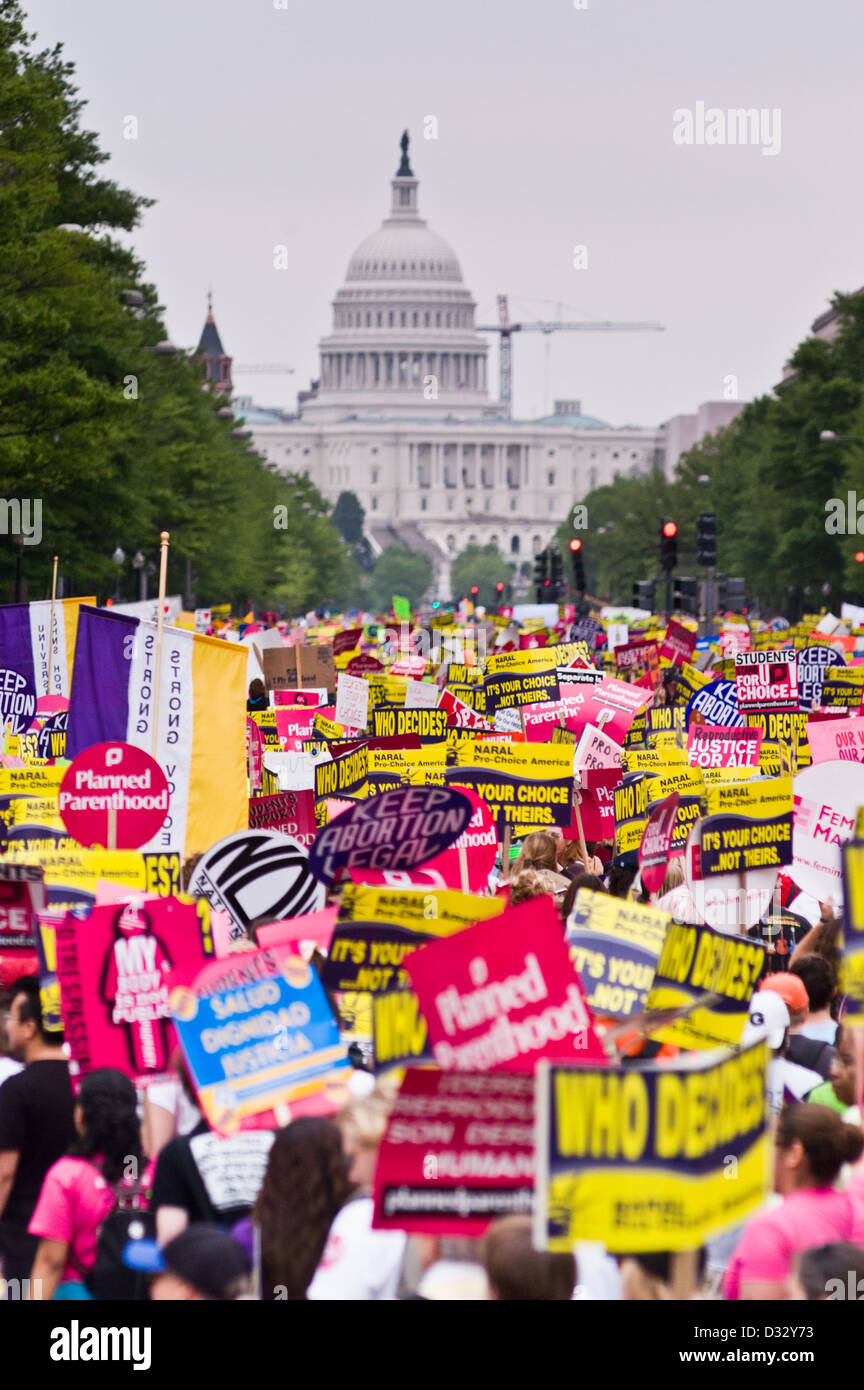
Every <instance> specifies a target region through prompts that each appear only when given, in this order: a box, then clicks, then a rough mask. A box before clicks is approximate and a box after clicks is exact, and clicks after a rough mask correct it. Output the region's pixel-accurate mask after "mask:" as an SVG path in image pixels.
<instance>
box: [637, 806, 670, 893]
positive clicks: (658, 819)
mask: <svg viewBox="0 0 864 1390" xmlns="http://www.w3.org/2000/svg"><path fill="white" fill-rule="evenodd" d="M679 800H680V798H679V796H678V793H677V792H674V791H673V792H670V793H669V795H668V796H664V797H663V799H662V801H659V802H658V803H657V805H656V806H655V807H654V808H653V810H652V811H651V813H650V815H649V816H648V820H647V821H646V823H645V829H644V830H643V832H642V839H641V841H640V844H639V877H640V879H641V881H642V887H643V888H644V889H645V891H646V893H659V891H660V887H661V885H662V883H663V880H664V878H665V877H666V866H667V864H668V862H669V851H670V849H671V848H672V836H673V833H674V831H675V822H676V819H677V816H678V802H679Z"/></svg>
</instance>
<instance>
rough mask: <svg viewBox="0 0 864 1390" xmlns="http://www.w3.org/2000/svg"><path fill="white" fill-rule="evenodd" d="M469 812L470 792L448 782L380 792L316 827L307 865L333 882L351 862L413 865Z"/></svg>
mask: <svg viewBox="0 0 864 1390" xmlns="http://www.w3.org/2000/svg"><path fill="white" fill-rule="evenodd" d="M430 712H432V711H427V710H418V711H415V713H418V714H427V713H430ZM472 815H473V807H472V805H471V802H470V801H469V800H468V798H467V797H466V796H463V795H462V794H461V793H460V792H458V791H451V790H450V789H449V788H446V787H404V788H401V789H399V790H398V791H391V792H384V793H383V794H382V795H381V796H376V797H374V798H372V799H371V800H370V801H367V802H359V803H358V804H357V805H355V806H352V807H351V808H350V809H349V810H348V811H346V812H345V813H344V815H341V816H339V818H338V819H337V820H336V821H334V822H332V823H331V824H330V825H328V826H326V827H325V828H324V829H323V830H320V831H319V833H318V836H317V838H316V840H315V843H314V844H313V846H312V850H311V852H310V856H309V866H310V868H311V870H312V872H313V873H314V874H315V875H316V877H317V878H319V879H320V880H321V882H322V883H332V882H333V880H334V878H336V877H337V876H338V874H339V872H340V871H341V870H342V869H346V868H349V867H368V868H371V869H398V868H406V869H411V868H414V867H415V866H416V865H417V864H422V863H424V862H425V861H426V860H427V859H431V858H433V857H434V856H435V855H436V854H440V853H441V852H442V851H443V850H445V849H447V848H448V847H449V846H450V845H451V844H453V842H454V841H455V840H457V839H458V838H459V836H460V835H461V834H462V832H463V830H465V829H466V827H467V825H468V824H469V822H470V820H471V817H472Z"/></svg>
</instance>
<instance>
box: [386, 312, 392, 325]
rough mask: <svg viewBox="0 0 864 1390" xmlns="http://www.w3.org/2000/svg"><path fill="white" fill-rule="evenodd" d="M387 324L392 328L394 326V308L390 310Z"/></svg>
mask: <svg viewBox="0 0 864 1390" xmlns="http://www.w3.org/2000/svg"><path fill="white" fill-rule="evenodd" d="M387 326H388V328H392V327H393V310H392V309H391V310H390V313H389V314H388V315H387Z"/></svg>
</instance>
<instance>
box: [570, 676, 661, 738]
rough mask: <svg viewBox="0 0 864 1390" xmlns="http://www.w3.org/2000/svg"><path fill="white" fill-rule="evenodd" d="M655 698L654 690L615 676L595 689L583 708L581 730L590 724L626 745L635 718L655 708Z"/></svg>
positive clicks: (605, 677) (605, 680)
mask: <svg viewBox="0 0 864 1390" xmlns="http://www.w3.org/2000/svg"><path fill="white" fill-rule="evenodd" d="M652 698H653V697H652V694H651V691H650V690H645V689H643V688H642V687H641V686H638V685H629V684H628V683H627V681H619V680H615V678H614V677H613V676H604V678H603V680H602V681H600V683H599V685H595V686H593V687H592V688H591V694H590V695H589V696H588V698H587V699H586V701H585V703H584V705H583V707H582V713H581V715H580V717H579V724H578V727H579V729H580V730H581V729H582V728H583V727H584V726H585V725H586V724H593V725H595V727H596V728H598V729H600V730H601V732H602V733H604V734H606V736H607V737H608V738H611V739H614V740H615V742H616V743H620V744H623V742H624V735H625V734H626V733H627V730H628V729H629V728H630V725H631V724H632V722H633V719H634V717H635V716H636V715H637V714H639V712H640V711H641V710H643V709H644V708H645V706H646V705H650V704H651V700H652Z"/></svg>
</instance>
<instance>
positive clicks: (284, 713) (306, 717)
mask: <svg viewBox="0 0 864 1390" xmlns="http://www.w3.org/2000/svg"><path fill="white" fill-rule="evenodd" d="M278 693H279V692H278V691H277V692H276V694H277V695H278ZM316 713H317V711H316V710H314V709H277V710H276V735H277V737H278V739H279V747H280V748H282V749H283V750H284V751H285V752H286V753H299V752H301V750H302V744H303V739H304V738H311V736H312V723H313V720H314V719H315V715H316Z"/></svg>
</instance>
